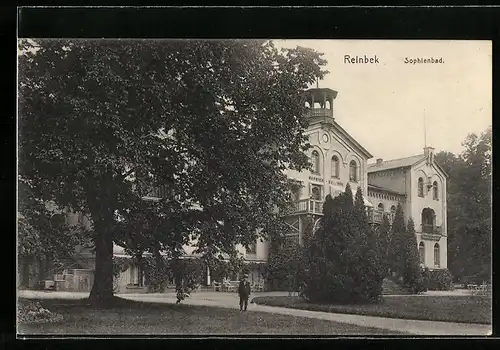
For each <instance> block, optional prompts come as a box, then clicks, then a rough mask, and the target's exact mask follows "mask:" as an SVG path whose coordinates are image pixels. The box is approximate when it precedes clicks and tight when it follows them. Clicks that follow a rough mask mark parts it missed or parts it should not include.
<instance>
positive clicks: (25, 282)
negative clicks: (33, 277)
mask: <svg viewBox="0 0 500 350" xmlns="http://www.w3.org/2000/svg"><path fill="white" fill-rule="evenodd" d="M30 262H31V259H29V258H27V257H25V258H23V259H21V271H20V273H21V281H20V287H21V288H26V289H28V288H29V287H30Z"/></svg>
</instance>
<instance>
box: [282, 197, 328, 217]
mask: <svg viewBox="0 0 500 350" xmlns="http://www.w3.org/2000/svg"><path fill="white" fill-rule="evenodd" d="M288 214H317V215H323V202H322V201H318V200H314V199H302V200H300V201H298V202H296V203H294V207H293V208H292V209H291V210H290V212H289V213H288Z"/></svg>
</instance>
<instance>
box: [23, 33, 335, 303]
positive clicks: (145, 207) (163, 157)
mask: <svg viewBox="0 0 500 350" xmlns="http://www.w3.org/2000/svg"><path fill="white" fill-rule="evenodd" d="M325 63H326V62H325V61H324V60H323V59H322V58H321V54H319V53H317V52H315V51H313V50H310V49H305V48H300V47H299V48H295V49H285V50H282V51H279V50H277V49H276V48H275V47H274V46H273V44H272V42H271V41H263V40H252V41H241V40H231V41H214V40H211V41H200V40H187V41H186V40H183V41H148V40H144V41H122V40H113V41H111V40H110V41H102V40H99V41H97V40H38V39H37V40H36V41H35V42H33V41H22V42H21V54H20V55H19V135H20V136H19V173H20V176H21V177H22V178H25V179H28V180H29V181H31V182H32V183H33V187H34V190H35V191H36V192H37V195H38V196H39V197H40V198H43V200H46V201H49V200H53V201H54V202H56V203H58V204H59V205H60V206H62V207H67V208H70V209H71V210H74V211H78V212H81V213H83V214H85V215H88V216H89V217H90V218H91V222H92V227H93V231H94V232H95V235H94V236H93V237H92V239H93V242H94V245H95V249H96V268H95V282H94V285H93V287H92V291H91V294H90V298H91V300H92V301H93V302H95V303H97V304H101V305H102V304H103V303H106V302H107V301H110V300H111V299H112V296H113V287H112V285H113V283H112V278H113V277H112V275H113V273H112V272H113V263H112V251H113V242H118V243H120V244H126V245H127V244H128V245H139V244H138V243H137V241H140V242H142V244H141V246H140V247H139V248H138V249H137V250H138V251H143V250H144V251H150V252H153V253H155V252H156V254H157V253H158V252H159V251H160V250H163V251H169V252H171V254H172V256H174V257H178V256H179V255H182V245H183V244H185V243H187V242H190V241H194V242H196V245H197V246H198V249H199V252H201V253H202V254H217V252H232V251H234V247H235V244H237V243H240V244H243V245H245V246H248V245H250V244H252V243H253V242H254V241H255V239H256V238H257V237H256V236H257V232H261V233H260V234H261V235H271V236H272V235H273V234H276V233H277V232H280V231H282V230H283V226H282V224H281V222H280V221H279V220H278V213H277V212H276V210H274V209H275V208H276V207H278V208H281V207H283V206H284V203H285V202H286V199H287V196H288V192H289V191H288V180H287V178H286V176H285V175H284V173H283V169H285V168H292V169H297V170H301V169H303V168H304V167H306V166H307V165H308V161H307V157H306V156H305V154H304V153H303V151H304V150H305V149H306V148H307V147H308V144H307V143H306V139H305V136H303V131H304V130H305V128H306V126H307V120H306V119H305V117H304V100H303V99H302V98H301V96H302V94H301V93H302V91H303V90H304V89H305V88H307V87H308V86H309V84H311V83H312V82H314V81H315V80H316V79H317V78H321V77H323V75H324V74H325V72H324V71H322V69H321V66H322V65H324V64H325ZM163 185H166V186H168V194H167V195H165V196H164V199H163V200H161V201H158V202H151V203H148V204H144V203H142V202H141V198H142V196H143V194H144V193H145V192H146V191H147V189H148V188H150V187H153V186H163ZM195 204H196V205H197V207H196V208H195V207H194V205H195ZM137 212H143V213H144V214H143V215H142V216H141V217H143V218H144V220H141V219H138V218H139V217H134V218H132V217H131V215H132V214H131V213H134V215H135V214H137ZM146 218H148V219H146ZM146 223H147V225H146ZM124 226H125V227H124ZM138 226H140V230H139V231H134V229H133V227H138ZM142 226H147V227H142ZM257 228H262V229H263V230H260V231H257ZM143 232H144V233H143ZM132 234H134V235H135V237H129V236H130V235H132ZM142 238H145V239H144V240H142ZM128 248H133V247H128Z"/></svg>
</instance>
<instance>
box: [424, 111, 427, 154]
mask: <svg viewBox="0 0 500 350" xmlns="http://www.w3.org/2000/svg"><path fill="white" fill-rule="evenodd" d="M424 147H427V126H426V124H425V109H424Z"/></svg>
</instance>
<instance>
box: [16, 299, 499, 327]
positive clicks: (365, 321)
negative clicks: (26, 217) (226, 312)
mask: <svg viewBox="0 0 500 350" xmlns="http://www.w3.org/2000/svg"><path fill="white" fill-rule="evenodd" d="M18 293H19V296H24V297H26V298H54V299H56V298H64V299H65V298H68V299H80V298H85V297H88V293H71V292H40V291H19V292H18ZM271 295H276V296H281V295H287V293H286V292H264V293H253V297H256V296H271ZM119 296H120V297H121V298H124V299H130V300H135V301H144V302H153V303H175V302H176V300H177V299H176V297H175V293H173V292H172V293H162V294H160V293H158V294H153V293H152V294H120V295H119ZM182 303H183V304H187V305H198V306H209V307H223V308H230V309H238V308H239V305H238V295H237V294H236V293H224V292H199V293H193V294H192V295H191V297H190V298H187V299H185V300H184V301H183V302H182ZM248 310H249V311H260V312H269V313H275V314H282V315H290V316H296V317H309V318H317V319H322V320H328V321H334V322H341V323H348V324H354V325H358V326H363V327H373V328H379V329H387V330H392V331H397V332H406V333H410V334H415V335H427V336H436V335H445V336H457V335H467V336H485V335H491V334H492V326H491V325H481V324H469V323H454V322H438V321H420V320H404V319H396V318H387V317H375V316H362V315H348V314H339V313H329V312H318V311H308V310H297V309H290V308H282V307H274V306H266V305H256V304H249V305H248Z"/></svg>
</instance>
